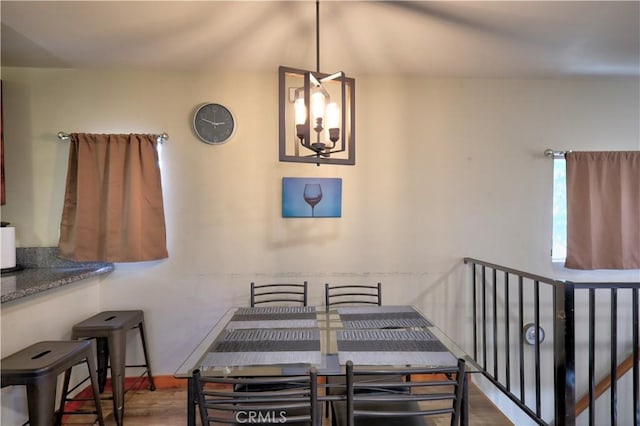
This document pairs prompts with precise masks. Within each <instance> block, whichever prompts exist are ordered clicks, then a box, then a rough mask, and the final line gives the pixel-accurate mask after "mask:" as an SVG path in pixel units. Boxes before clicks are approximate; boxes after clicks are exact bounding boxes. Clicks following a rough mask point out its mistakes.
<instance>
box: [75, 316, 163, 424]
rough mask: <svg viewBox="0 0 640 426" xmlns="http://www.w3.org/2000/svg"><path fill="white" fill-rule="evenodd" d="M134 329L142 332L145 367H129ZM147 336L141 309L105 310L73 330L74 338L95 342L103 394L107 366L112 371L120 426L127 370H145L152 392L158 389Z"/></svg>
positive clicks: (116, 412)
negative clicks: (129, 338) (128, 353)
mask: <svg viewBox="0 0 640 426" xmlns="http://www.w3.org/2000/svg"><path fill="white" fill-rule="evenodd" d="M134 328H137V329H138V330H139V332H140V341H141V343H142V350H143V352H144V359H145V364H143V365H126V362H125V358H126V340H127V339H126V337H127V332H128V331H129V330H131V329H134ZM145 335H146V332H145V326H144V312H143V311H141V310H130V311H103V312H100V313H98V314H96V315H94V316H92V317H90V318H87V319H86V320H84V321H81V322H79V323H77V324H75V325H74V326H73V328H72V329H71V338H72V339H96V344H97V356H98V363H97V364H98V388H99V390H100V392H104V388H105V385H106V381H107V369H108V367H110V368H111V384H112V390H113V409H114V417H115V420H116V424H117V425H118V426H120V425H122V423H123V417H124V394H125V388H124V382H125V378H126V377H125V368H126V367H144V368H145V373H146V374H147V376H148V378H149V388H150V389H151V390H152V391H153V390H155V389H156V386H155V384H154V382H153V376H152V374H151V366H150V363H149V356H148V354H147V343H146V338H145ZM143 374H144V373H143Z"/></svg>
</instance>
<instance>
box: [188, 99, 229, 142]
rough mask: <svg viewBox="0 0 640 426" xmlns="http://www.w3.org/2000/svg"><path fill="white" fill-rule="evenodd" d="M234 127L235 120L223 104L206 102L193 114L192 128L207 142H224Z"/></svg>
mask: <svg viewBox="0 0 640 426" xmlns="http://www.w3.org/2000/svg"><path fill="white" fill-rule="evenodd" d="M235 129H236V121H235V119H234V118H233V114H231V111H229V109H227V108H226V107H225V106H223V105H220V104H214V103H206V104H203V105H201V106H199V107H198V109H196V112H195V114H194V115H193V130H194V131H195V132H196V135H198V137H199V138H200V139H201V140H202V141H203V142H206V143H208V144H221V143H225V142H227V141H228V140H229V138H231V136H232V135H233V132H234V131H235Z"/></svg>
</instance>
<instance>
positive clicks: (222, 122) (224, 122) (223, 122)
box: [211, 121, 227, 126]
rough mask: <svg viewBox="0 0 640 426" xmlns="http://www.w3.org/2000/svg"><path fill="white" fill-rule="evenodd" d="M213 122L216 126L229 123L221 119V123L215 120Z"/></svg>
mask: <svg viewBox="0 0 640 426" xmlns="http://www.w3.org/2000/svg"><path fill="white" fill-rule="evenodd" d="M211 124H213V125H214V126H219V125H220V124H227V123H226V121H221V122H220V123H216V122H214V123H211Z"/></svg>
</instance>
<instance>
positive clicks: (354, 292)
mask: <svg viewBox="0 0 640 426" xmlns="http://www.w3.org/2000/svg"><path fill="white" fill-rule="evenodd" d="M324 299H325V309H326V310H327V311H329V309H330V308H331V307H332V306H335V305H361V304H367V305H378V306H382V283H378V284H377V285H365V284H339V285H331V284H329V283H326V284H325V285H324Z"/></svg>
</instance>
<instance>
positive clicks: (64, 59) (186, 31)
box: [0, 0, 640, 77]
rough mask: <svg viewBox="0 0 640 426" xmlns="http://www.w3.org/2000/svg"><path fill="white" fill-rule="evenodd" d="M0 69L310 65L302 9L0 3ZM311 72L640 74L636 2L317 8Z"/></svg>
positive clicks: (311, 8) (310, 5)
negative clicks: (316, 34)
mask: <svg viewBox="0 0 640 426" xmlns="http://www.w3.org/2000/svg"><path fill="white" fill-rule="evenodd" d="M0 8H1V9H0V17H1V20H2V28H1V31H2V32H1V46H2V65H3V66H28V67H61V68H88V67H89V68H95V67H106V68H122V67H124V68H129V69H135V68H138V69H159V70H224V71H261V72H262V71H274V72H275V70H277V68H278V66H279V65H286V66H290V67H295V68H305V69H312V70H313V69H315V68H316V59H315V56H316V55H315V47H316V46H315V43H316V40H315V29H316V25H315V4H314V2H313V1H311V2H310V1H61V2H60V1H42V2H34V1H7V0H2V2H1V4H0ZM320 62H321V63H320V69H321V71H323V72H334V71H337V70H342V71H345V72H346V73H347V74H353V75H367V74H373V75H402V76H434V77H448V76H451V77H557V76H640V1H637V0H635V1H620V2H614V1H496V2H493V1H477V0H476V1H323V2H321V3H320Z"/></svg>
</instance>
